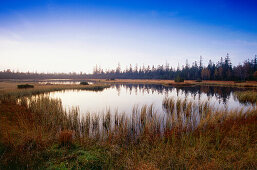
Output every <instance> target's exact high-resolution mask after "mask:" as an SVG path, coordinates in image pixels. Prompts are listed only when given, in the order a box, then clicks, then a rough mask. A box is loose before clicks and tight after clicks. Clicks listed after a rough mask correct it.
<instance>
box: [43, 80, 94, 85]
mask: <svg viewBox="0 0 257 170" xmlns="http://www.w3.org/2000/svg"><path fill="white" fill-rule="evenodd" d="M39 84H80V81H67V80H64V81H60V80H58V81H54V80H52V81H41V82H39ZM88 84H93V82H88Z"/></svg>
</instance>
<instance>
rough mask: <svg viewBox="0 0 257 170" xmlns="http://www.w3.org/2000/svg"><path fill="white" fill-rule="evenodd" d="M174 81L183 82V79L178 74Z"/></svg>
mask: <svg viewBox="0 0 257 170" xmlns="http://www.w3.org/2000/svg"><path fill="white" fill-rule="evenodd" d="M175 82H177V83H179V82H184V79H183V78H181V77H180V76H177V77H176V78H175Z"/></svg>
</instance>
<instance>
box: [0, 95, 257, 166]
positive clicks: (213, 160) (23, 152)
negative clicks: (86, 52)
mask: <svg viewBox="0 0 257 170" xmlns="http://www.w3.org/2000/svg"><path fill="white" fill-rule="evenodd" d="M28 100H29V102H28ZM163 107H164V108H165V109H166V110H167V111H168V114H167V115H165V116H160V115H159V114H158V113H155V111H154V109H153V107H152V106H144V107H142V108H139V109H134V111H133V114H132V115H131V116H126V115H124V114H118V113H110V112H107V113H104V114H101V115H93V114H91V115H90V114H87V115H86V116H85V117H84V118H82V119H80V115H79V113H78V110H77V109H76V108H74V109H73V110H71V111H70V112H69V113H68V112H66V111H65V110H63V107H62V104H61V101H60V100H57V99H50V98H48V97H38V98H22V99H21V102H20V104H17V103H16V101H12V100H2V102H1V103H0V125H1V126H0V166H1V167H0V168H1V169H18V168H19V169H23V168H29V169H35V168H42V169H65V168H68V169H83V168H84V169H184V168H186V169H187V168H188V169H189V168H190V169H191V168H193V169H197V168H202V169H221V168H228V169H232V168H235V167H236V168H239V169H240V168H241V169H256V168H257V163H256V162H257V156H256V152H257V143H256V141H257V138H256V137H257V132H256V129H257V109H256V107H253V108H252V109H250V110H247V111H243V110H233V111H227V110H225V109H216V108H213V107H212V106H210V105H209V103H207V102H205V103H194V102H188V101H185V100H177V101H175V100H173V99H172V98H165V99H164V100H163Z"/></svg>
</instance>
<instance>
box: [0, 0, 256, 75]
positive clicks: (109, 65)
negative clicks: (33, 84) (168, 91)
mask: <svg viewBox="0 0 257 170" xmlns="http://www.w3.org/2000/svg"><path fill="white" fill-rule="evenodd" d="M227 53H229V55H230V58H231V61H232V63H233V64H234V65H237V64H239V63H242V62H243V61H244V60H247V59H248V58H249V59H252V58H253V57H254V55H256V54H257V1H256V0H242V1H238V0H215V1H211V0H202V1H200V0H194V1H186V0H179V1H178V0H177V1H172V0H169V1H168V0H166V1H164V0H155V1H153V0H141V1H139V0H105V1H104V0H44V1H43V0H42V1H41V0H36V1H35V0H0V71H1V70H6V69H11V70H15V71H26V72H27V71H33V72H35V71H37V72H84V73H91V72H92V70H93V67H94V66H95V65H96V64H97V65H99V66H101V68H103V69H104V70H105V69H114V68H116V67H117V65H118V63H120V65H121V67H122V68H123V69H125V68H126V66H129V64H132V65H136V64H138V65H139V66H141V65H159V64H160V65H161V64H165V63H166V62H168V63H169V64H170V65H171V66H172V67H175V68H177V66H178V65H180V66H182V65H184V64H185V62H186V59H188V62H189V64H192V63H193V62H194V61H196V60H197V61H199V58H200V56H202V58H203V61H204V64H205V65H207V63H208V61H209V59H211V60H212V61H214V62H217V61H218V60H220V57H225V56H226V54H227Z"/></svg>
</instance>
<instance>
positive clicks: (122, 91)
mask: <svg viewBox="0 0 257 170" xmlns="http://www.w3.org/2000/svg"><path fill="white" fill-rule="evenodd" d="M191 88H194V87H191ZM216 88H218V87H216ZM189 89H190V88H189ZM219 93H221V94H218V93H217V94H216V93H213V94H212V95H210V94H209V96H208V95H207V93H206V92H202V91H201V90H200V91H190V90H189V91H188V90H185V89H184V90H183V89H177V88H167V87H164V86H156V85H147V86H142V85H140V86H138V85H113V86H112V87H111V88H108V89H105V90H103V91H100V92H94V91H84V90H66V91H59V92H51V93H50V97H52V98H60V99H61V100H62V103H63V105H64V107H65V108H66V109H69V108H71V107H77V106H78V107H79V108H80V111H81V113H87V112H90V113H102V112H104V111H106V110H107V109H110V111H111V112H115V111H116V110H118V112H119V113H123V112H126V113H131V112H132V109H133V107H134V106H138V107H139V108H140V107H142V106H143V105H145V104H146V105H151V104H153V106H154V108H155V110H156V111H158V112H159V113H164V110H163V108H162V101H163V99H164V97H172V98H174V99H175V100H177V99H178V98H180V99H185V98H186V99H187V100H188V101H194V102H196V103H197V102H205V101H209V102H210V104H211V105H214V106H215V107H216V108H217V107H218V108H224V107H225V108H227V109H234V108H242V107H244V108H247V107H250V105H245V104H241V103H239V102H238V101H237V100H236V99H234V97H233V94H232V93H233V91H228V92H227V94H226V95H225V96H224V93H225V92H224V93H222V91H221V92H219ZM221 95H223V96H222V97H221ZM246 106H247V107H246Z"/></svg>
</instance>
